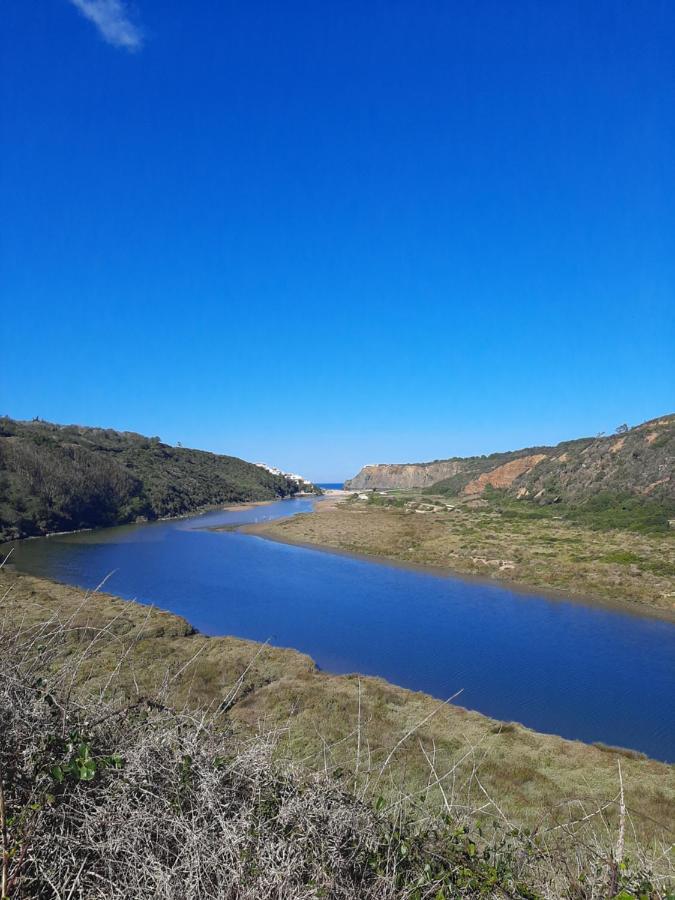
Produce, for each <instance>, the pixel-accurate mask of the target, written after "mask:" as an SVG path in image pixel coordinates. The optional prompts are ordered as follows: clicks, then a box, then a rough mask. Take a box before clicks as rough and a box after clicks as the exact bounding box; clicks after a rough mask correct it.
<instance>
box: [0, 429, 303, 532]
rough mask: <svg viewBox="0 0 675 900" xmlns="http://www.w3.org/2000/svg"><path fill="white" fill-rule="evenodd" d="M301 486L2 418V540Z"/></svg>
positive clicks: (241, 465) (113, 435) (193, 457)
mask: <svg viewBox="0 0 675 900" xmlns="http://www.w3.org/2000/svg"><path fill="white" fill-rule="evenodd" d="M297 491H298V485H297V484H296V483H294V482H293V481H291V480H289V479H287V478H285V477H284V476H283V475H274V474H272V473H270V472H268V471H266V470H265V469H263V468H260V467H259V466H255V465H253V464H252V463H248V462H245V461H244V460H242V459H238V458H237V457H234V456H220V455H217V454H215V453H207V452H205V451H203V450H188V449H186V448H183V447H170V446H169V445H167V444H163V443H162V442H161V441H160V440H159V438H156V437H150V438H148V437H143V436H142V435H140V434H134V433H132V432H119V431H113V430H112V429H109V428H84V427H81V426H79V425H54V424H51V423H49V422H42V421H33V422H17V421H14V420H12V419H9V418H6V417H5V418H0V539H3V538H4V539H12V538H17V537H24V536H27V535H37V534H45V533H47V532H49V531H67V530H71V529H76V528H90V527H96V526H102V525H117V524H122V523H124V522H133V521H135V520H136V519H139V518H141V519H155V518H158V517H161V516H175V515H182V514H184V513H189V512H192V511H194V510H196V509H199V508H200V507H204V506H208V505H212V504H218V503H228V502H235V501H240V500H272V499H274V498H275V497H288V496H292V495H293V494H295V493H297Z"/></svg>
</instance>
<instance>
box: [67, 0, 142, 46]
mask: <svg viewBox="0 0 675 900" xmlns="http://www.w3.org/2000/svg"><path fill="white" fill-rule="evenodd" d="M70 2H71V3H72V4H73V6H75V7H77V9H79V11H80V12H81V13H82V15H83V16H84V17H85V19H89V21H90V22H93V23H94V25H95V26H96V27H97V28H98V30H99V31H100V33H101V36H102V37H103V40H104V41H107V42H108V43H109V44H112V45H113V47H122V48H123V49H125V50H131V51H133V50H140V49H141V47H142V46H143V33H142V32H141V30H140V28H138V26H136V25H134V23H133V22H132V21H131V19H130V18H129V12H128V10H127V8H126V6H125V4H124V2H123V0H70Z"/></svg>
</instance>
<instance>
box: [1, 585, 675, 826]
mask: <svg viewBox="0 0 675 900" xmlns="http://www.w3.org/2000/svg"><path fill="white" fill-rule="evenodd" d="M0 598H3V599H2V604H0V616H2V618H4V619H5V621H8V622H11V623H13V625H14V626H16V627H20V628H22V629H24V630H28V631H29V630H30V629H32V628H35V627H37V626H41V625H42V624H43V623H45V622H47V621H55V622H58V623H60V625H61V626H64V627H63V629H62V631H61V637H60V639H59V641H58V643H57V644H56V645H54V647H53V648H52V657H51V665H52V667H53V670H54V672H57V673H58V672H61V671H62V670H63V669H64V667H65V668H70V669H72V679H73V689H74V692H75V693H77V692H81V691H82V690H84V689H85V688H86V690H87V691H88V692H92V691H94V690H95V691H97V692H99V693H103V694H104V695H105V696H106V697H107V698H108V699H110V700H114V701H115V702H119V703H127V702H129V701H134V700H135V699H136V698H138V697H139V696H150V695H154V694H155V693H157V692H158V691H161V692H163V693H164V694H165V695H167V696H168V697H169V698H170V702H171V703H172V705H174V706H178V707H181V708H182V707H183V706H185V705H187V706H189V707H191V708H193V709H205V710H211V711H217V710H219V709H223V708H225V709H227V713H228V721H229V722H230V725H231V727H232V728H233V729H234V730H235V731H236V732H237V733H238V734H243V735H250V734H252V733H255V732H258V731H260V730H263V731H265V732H269V731H274V732H275V733H277V734H278V735H279V739H278V741H277V743H276V753H277V755H278V756H279V757H285V758H288V759H291V760H295V761H300V762H302V763H303V764H304V765H307V766H309V767H310V768H312V769H314V770H323V771H324V772H329V773H334V772H335V771H339V770H343V771H345V772H347V771H352V770H354V769H355V768H358V779H357V782H358V783H357V784H356V787H357V789H358V790H359V791H362V790H364V789H367V788H368V785H372V783H373V773H377V772H379V769H380V767H381V766H382V763H383V761H384V759H385V758H386V757H387V755H388V754H389V753H390V751H391V748H392V747H394V746H397V750H396V753H395V754H394V755H393V757H392V758H391V759H390V761H389V764H388V766H387V771H386V774H385V775H384V776H382V777H380V778H378V780H377V786H376V790H377V792H378V795H380V794H381V795H383V796H385V797H386V798H389V797H390V796H397V795H398V793H399V792H400V790H401V789H402V788H403V789H404V790H405V791H406V792H407V793H415V792H419V791H423V792H424V794H425V796H426V797H427V798H428V802H429V803H430V804H431V805H432V806H435V807H436V808H439V809H440V808H444V806H445V802H446V799H447V797H448V795H449V794H452V795H453V797H454V800H453V804H454V806H453V809H454V810H455V811H457V810H459V809H460V808H463V809H469V808H475V807H477V806H481V805H483V804H484V803H485V802H486V800H485V796H484V795H483V793H482V789H481V788H480V787H479V786H478V785H477V783H476V781H475V779H474V778H473V772H474V769H475V767H476V766H477V765H480V768H481V771H482V776H481V783H482V787H483V788H484V789H485V790H486V791H487V792H488V794H489V795H490V796H493V797H499V798H500V800H499V805H500V809H501V811H502V812H504V814H505V815H507V816H508V818H509V819H510V820H511V821H513V822H515V823H516V824H518V825H527V826H533V825H535V824H536V823H538V822H540V821H542V820H554V819H556V817H558V816H560V815H561V814H562V815H564V813H565V804H567V803H569V804H578V801H579V798H584V803H586V804H587V807H586V808H588V809H590V808H591V807H592V806H593V805H595V806H599V805H601V803H602V802H603V801H604V800H605V799H606V798H607V797H609V796H613V795H614V794H615V793H616V787H617V777H616V773H617V759H621V763H622V766H623V771H624V781H625V784H626V799H627V804H628V807H629V809H630V811H631V813H632V814H633V815H635V816H636V820H637V821H639V822H640V833H641V836H642V839H643V840H652V839H655V840H660V839H662V838H663V836H664V834H665V833H666V832H667V830H668V823H670V822H672V821H675V775H674V771H673V768H672V767H670V766H666V765H663V764H661V763H658V762H655V761H653V760H644V759H639V758H637V759H630V758H626V757H625V756H620V755H619V753H617V752H615V751H612V750H604V749H601V748H596V747H592V746H589V745H587V744H583V743H581V742H578V741H566V740H563V739H561V738H558V737H555V736H553V735H545V734H539V733H537V732H534V731H531V730H529V729H527V728H524V727H523V726H521V725H517V724H504V723H501V722H497V721H495V720H494V719H490V718H488V717H485V716H482V715H480V714H479V713H475V712H470V711H467V710H464V709H462V708H461V707H459V706H456V705H453V704H439V703H438V701H437V700H434V699H433V698H432V697H429V696H428V695H426V694H422V693H414V692H411V691H407V690H404V689H402V688H398V687H396V686H395V685H392V684H389V683H387V682H385V681H383V680H382V679H378V678H366V677H359V676H332V675H328V674H326V673H323V672H319V671H317V669H316V667H315V666H314V664H313V662H312V661H311V659H309V657H307V656H304V655H302V654H300V653H297V652H295V651H292V650H281V649H277V648H272V647H261V645H259V644H255V643H252V642H249V641H242V640H239V639H236V638H207V637H204V636H201V635H198V634H195V633H193V631H192V629H191V628H190V626H189V625H188V624H187V623H186V622H185V621H184V620H183V619H180V618H179V617H177V616H174V615H172V614H170V613H166V612H162V611H160V610H157V609H153V608H150V607H145V606H140V605H138V604H135V603H130V602H126V601H123V600H119V599H117V598H114V597H109V596H106V595H103V594H94V595H87V594H86V593H85V592H84V591H80V590H78V589H75V588H71V587H67V586H63V585H57V584H54V583H52V582H47V581H44V580H41V579H37V578H33V577H30V576H24V575H18V574H13V573H7V572H5V571H4V570H3V571H0ZM66 626H67V627H66ZM75 661H76V662H77V665H75ZM421 722H424V724H423V725H422V726H421V727H417V728H416V726H418V725H419V723H421ZM411 729H415V730H414V731H413V733H412V734H411V736H410V737H409V738H408V739H407V740H404V741H403V742H402V743H401V738H402V737H404V736H405V735H406V734H408V733H409V732H411ZM429 757H432V758H433V759H434V761H435V762H434V765H435V769H436V771H437V772H439V773H441V775H446V773H451V774H450V775H447V777H445V778H444V780H443V781H442V782H441V784H440V785H434V784H433V781H434V779H433V778H432V779H431V780H430V778H429V771H430V770H429V762H428V758H429ZM357 760H358V765H357ZM494 814H495V808H494V807H491V806H489V805H488V806H487V807H486V815H488V816H491V815H494ZM607 815H608V816H609V820H608V821H609V824H610V827H615V825H616V814H615V810H613V809H610V810H608V813H607ZM664 828H665V831H664Z"/></svg>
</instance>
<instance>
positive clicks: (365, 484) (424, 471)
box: [345, 415, 675, 502]
mask: <svg viewBox="0 0 675 900" xmlns="http://www.w3.org/2000/svg"><path fill="white" fill-rule="evenodd" d="M674 468H675V415H668V416H662V417H660V418H658V419H652V420H650V421H649V422H644V423H643V424H641V425H637V426H636V427H634V428H630V429H628V428H625V427H624V428H621V429H619V431H618V433H617V434H615V435H612V436H610V437H606V436H599V437H595V438H579V439H578V440H574V441H565V442H563V443H561V444H558V445H556V446H555V447H549V446H542V447H529V448H525V449H522V450H514V451H511V452H507V453H493V454H491V455H490V456H471V457H465V458H462V457H453V458H450V459H445V460H435V461H433V462H427V463H408V464H392V465H374V466H365V467H364V468H363V469H362V470H361V471H360V472H359V473H358V475H356V476H355V477H354V478H352V479H350V480H349V481H347V482H345V488H347V489H348V490H370V489H387V488H399V489H408V488H431V487H432V486H433V488H434V490H437V491H439V492H440V493H445V494H454V495H459V494H464V495H476V494H482V493H483V492H484V491H485V489H486V488H487V487H488V486H490V487H492V488H497V489H502V490H505V491H507V492H508V493H509V494H512V495H514V496H516V497H519V498H523V497H529V498H536V499H543V500H549V501H553V500H555V499H564V500H566V501H570V502H580V501H583V500H585V499H588V498H589V497H590V496H593V495H595V494H598V493H601V492H613V493H621V494H635V495H641V496H645V497H649V498H650V499H653V500H656V501H660V502H662V501H667V502H675V478H674V477H673V472H674Z"/></svg>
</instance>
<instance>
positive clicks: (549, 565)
mask: <svg viewBox="0 0 675 900" xmlns="http://www.w3.org/2000/svg"><path fill="white" fill-rule="evenodd" d="M244 530H245V531H246V532H247V533H251V534H258V535H261V536H264V537H268V538H272V539H274V540H278V541H283V542H285V543H291V544H296V545H299V546H305V547H316V548H320V549H324V550H331V551H339V552H344V553H348V554H350V555H356V556H366V557H368V558H370V559H374V560H380V561H382V560H387V561H392V562H395V563H399V564H403V565H405V566H412V567H414V568H417V567H420V566H422V567H425V568H430V569H433V570H435V571H445V572H447V573H451V574H456V575H461V576H469V577H477V578H481V579H486V578H488V579H491V580H496V581H501V582H505V583H508V584H510V585H512V586H513V587H514V588H516V589H518V590H522V589H525V590H527V589H530V590H537V591H539V592H540V593H541V592H542V591H543V592H544V593H548V594H549V595H550V596H554V597H555V596H559V597H563V596H564V597H567V598H569V597H576V598H578V599H580V600H583V601H584V602H587V603H595V604H601V605H605V606H614V607H617V608H622V609H624V610H626V611H628V610H632V611H634V612H638V613H640V614H641V615H649V616H656V617H658V618H662V619H667V620H669V621H675V540H674V539H673V536H671V535H650V534H636V533H634V532H627V531H618V530H616V531H601V532H600V531H592V530H590V529H584V528H580V527H577V526H573V525H570V524H569V523H566V522H562V521H556V520H552V519H537V520H533V521H531V522H523V521H522V520H518V521H512V520H509V519H506V518H503V517H500V516H498V515H497V514H495V512H494V511H493V510H492V509H490V508H489V507H479V508H470V507H461V508H455V509H452V510H448V511H447V512H442V513H427V514H425V513H422V514H417V513H415V512H411V511H407V510H401V509H397V508H383V507H381V506H377V505H371V504H370V503H366V502H354V501H350V502H343V497H341V496H335V497H333V498H330V499H327V500H322V501H321V502H320V503H317V505H316V510H315V511H314V512H313V513H310V514H305V515H300V516H295V517H293V518H288V519H279V520H275V521H272V522H263V523H258V524H253V525H247V526H245V529H244Z"/></svg>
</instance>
